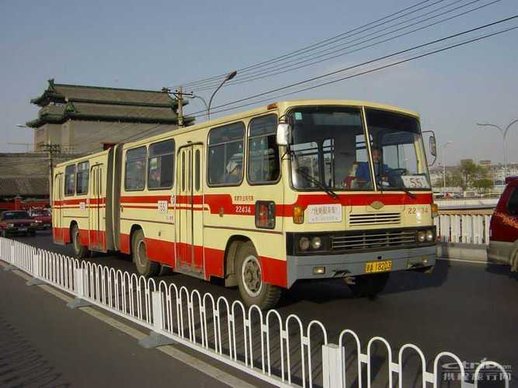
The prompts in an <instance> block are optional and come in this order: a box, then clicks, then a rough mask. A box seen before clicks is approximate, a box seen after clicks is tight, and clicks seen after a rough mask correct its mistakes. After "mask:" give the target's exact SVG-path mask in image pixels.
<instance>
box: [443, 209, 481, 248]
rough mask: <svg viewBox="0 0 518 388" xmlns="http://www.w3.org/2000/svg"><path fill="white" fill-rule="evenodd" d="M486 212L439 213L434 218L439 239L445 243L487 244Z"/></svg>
mask: <svg viewBox="0 0 518 388" xmlns="http://www.w3.org/2000/svg"><path fill="white" fill-rule="evenodd" d="M490 220H491V215H487V214H440V215H439V217H437V218H435V226H436V227H437V236H438V238H439V241H441V242H445V243H464V244H481V245H488V244H489V222H490Z"/></svg>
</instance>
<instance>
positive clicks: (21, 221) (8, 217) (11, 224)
mask: <svg viewBox="0 0 518 388" xmlns="http://www.w3.org/2000/svg"><path fill="white" fill-rule="evenodd" d="M36 225H37V224H36V223H35V222H34V220H33V219H32V217H31V216H30V215H29V213H27V212H26V211H25V210H13V211H5V212H2V215H1V216H0V233H1V234H2V237H7V236H8V235H11V234H30V235H32V236H34V235H35V234H36Z"/></svg>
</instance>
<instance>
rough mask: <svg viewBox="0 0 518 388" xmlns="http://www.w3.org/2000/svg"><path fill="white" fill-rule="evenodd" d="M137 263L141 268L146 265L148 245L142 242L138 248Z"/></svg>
mask: <svg viewBox="0 0 518 388" xmlns="http://www.w3.org/2000/svg"><path fill="white" fill-rule="evenodd" d="M137 262H138V264H139V265H141V266H144V265H145V264H146V244H145V243H144V241H142V240H141V241H139V242H138V246H137Z"/></svg>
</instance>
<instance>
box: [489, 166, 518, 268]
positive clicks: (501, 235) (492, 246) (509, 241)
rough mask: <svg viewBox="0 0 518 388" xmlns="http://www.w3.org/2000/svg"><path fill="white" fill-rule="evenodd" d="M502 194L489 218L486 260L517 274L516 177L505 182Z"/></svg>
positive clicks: (517, 221) (517, 199)
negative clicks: (506, 266) (508, 265)
mask: <svg viewBox="0 0 518 388" xmlns="http://www.w3.org/2000/svg"><path fill="white" fill-rule="evenodd" d="M505 183H506V188H505V190H504V192H503V193H502V195H501V197H500V200H499V201H498V204H497V205H496V209H495V211H494V213H493V217H491V224H490V227H489V248H488V252H487V257H488V260H490V261H494V262H501V263H506V264H510V265H511V271H515V272H518V176H516V177H508V178H507V179H506V180H505Z"/></svg>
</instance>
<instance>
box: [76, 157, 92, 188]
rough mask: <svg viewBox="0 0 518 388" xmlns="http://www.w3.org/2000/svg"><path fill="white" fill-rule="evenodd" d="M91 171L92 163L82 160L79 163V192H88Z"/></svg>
mask: <svg viewBox="0 0 518 388" xmlns="http://www.w3.org/2000/svg"><path fill="white" fill-rule="evenodd" d="M89 173H90V163H89V162H82V163H78V164H77V185H76V193H77V194H88V178H89Z"/></svg>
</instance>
